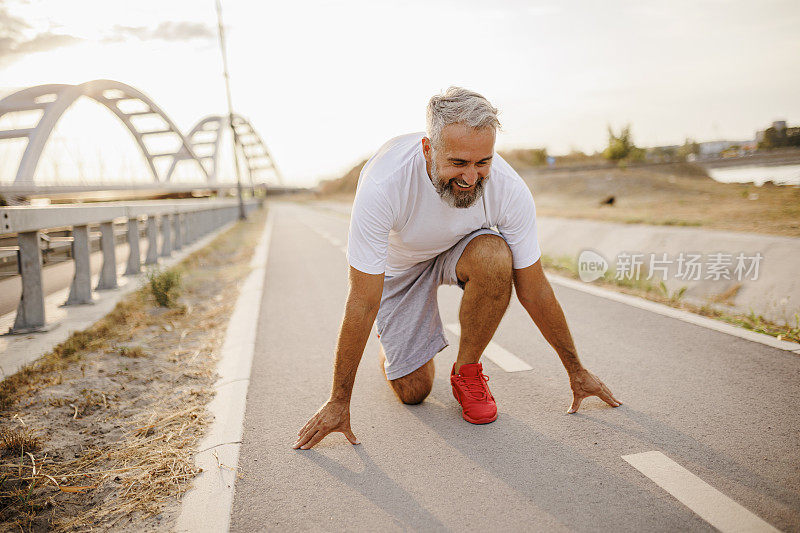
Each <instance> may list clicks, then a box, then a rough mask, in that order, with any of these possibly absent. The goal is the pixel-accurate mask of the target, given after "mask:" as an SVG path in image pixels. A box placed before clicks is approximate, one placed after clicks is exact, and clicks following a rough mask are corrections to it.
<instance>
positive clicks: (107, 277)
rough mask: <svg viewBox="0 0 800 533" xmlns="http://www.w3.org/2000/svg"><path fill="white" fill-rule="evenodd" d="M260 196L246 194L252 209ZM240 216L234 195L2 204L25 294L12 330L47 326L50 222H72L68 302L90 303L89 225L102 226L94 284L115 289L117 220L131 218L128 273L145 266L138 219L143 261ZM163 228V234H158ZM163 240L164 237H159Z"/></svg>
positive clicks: (1, 227)
mask: <svg viewBox="0 0 800 533" xmlns="http://www.w3.org/2000/svg"><path fill="white" fill-rule="evenodd" d="M259 205H261V200H255V199H254V200H248V201H247V202H245V209H246V210H247V212H250V211H252V210H254V209H256V208H257V207H258V206H259ZM238 216H239V204H238V201H237V200H236V199H215V200H180V201H174V200H154V201H140V202H124V203H114V202H110V203H98V204H76V205H58V206H49V207H4V208H0V235H2V234H7V233H16V234H17V243H18V246H19V270H20V274H21V276H22V297H21V298H20V302H19V306H18V307H17V315H16V319H15V320H14V325H13V326H12V328H11V329H10V330H9V333H29V332H33V331H42V330H45V329H47V323H46V320H45V311H44V291H43V285H42V251H41V248H40V246H39V240H40V236H39V232H40V231H42V230H46V229H48V228H56V227H64V226H69V227H72V244H71V245H72V257H73V262H74V263H75V275H74V277H73V279H72V284H71V286H70V290H69V297H68V298H67V301H66V303H65V304H64V305H83V304H90V303H92V301H93V298H92V286H91V277H92V272H91V265H90V263H89V253H90V252H89V225H90V224H99V226H100V249H101V252H102V254H103V264H102V267H101V270H100V277H99V280H98V283H97V285H96V287H95V288H94V290H98V291H99V290H109V289H116V288H117V286H118V284H117V260H116V243H115V242H114V222H115V221H125V222H127V241H128V248H129V253H128V260H127V266H126V270H125V275H135V274H138V273H139V272H141V265H142V261H141V251H140V247H139V245H140V242H139V240H140V236H139V235H140V232H139V224H140V223H142V222H144V223H145V227H146V232H145V233H146V240H147V254H146V257H145V261H144V264H145V265H149V264H156V263H157V262H158V258H159V257H169V256H170V255H172V252H173V251H174V250H179V249H181V248H182V247H183V246H185V245H187V244H190V243H192V242H194V241H196V240H197V239H199V238H200V237H202V236H203V235H206V234H207V233H209V232H211V231H214V230H215V229H217V228H219V227H221V226H223V225H225V224H226V223H228V222H232V221H234V220H236V219H237V217H238ZM159 234H160V236H161V238H160V239H159ZM159 241H160V242H159Z"/></svg>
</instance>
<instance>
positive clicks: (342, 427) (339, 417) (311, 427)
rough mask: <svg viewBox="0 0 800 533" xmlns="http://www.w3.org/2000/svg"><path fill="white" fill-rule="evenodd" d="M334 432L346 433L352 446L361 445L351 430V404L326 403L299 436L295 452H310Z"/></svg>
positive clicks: (295, 444)
mask: <svg viewBox="0 0 800 533" xmlns="http://www.w3.org/2000/svg"><path fill="white" fill-rule="evenodd" d="M333 431H338V432H340V433H344V436H345V437H347V440H349V441H350V443H351V444H361V443H360V442H359V441H358V439H357V438H356V436H355V435H353V431H352V430H351V429H350V402H345V401H333V400H328V401H327V402H325V405H323V406H322V407H320V409H319V411H317V412H316V414H315V415H314V416H312V417H311V419H310V420H309V421H308V422H306V425H305V426H303V429H301V430H300V432H299V433H298V434H297V435H298V439H297V442H295V443H294V446H292V447H293V448H294V449H295V450H296V449H298V448H300V449H301V450H309V449H311V448H313V447H314V446H316V444H317V443H318V442H319V441H321V440H322V439H324V438H325V436H326V435H327V434H328V433H331V432H333Z"/></svg>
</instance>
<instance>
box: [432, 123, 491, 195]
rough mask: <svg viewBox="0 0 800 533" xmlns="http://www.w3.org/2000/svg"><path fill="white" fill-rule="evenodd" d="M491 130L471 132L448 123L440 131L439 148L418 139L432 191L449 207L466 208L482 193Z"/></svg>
mask: <svg viewBox="0 0 800 533" xmlns="http://www.w3.org/2000/svg"><path fill="white" fill-rule="evenodd" d="M494 138H495V130H494V128H491V127H490V128H481V129H475V128H471V127H469V126H466V125H464V124H449V125H447V126H445V127H444V128H443V129H442V143H441V144H442V145H441V146H437V147H434V146H432V145H431V142H430V140H429V139H428V138H427V137H426V138H424V139H423V140H422V152H423V154H424V155H425V161H426V162H427V166H428V172H429V174H430V176H431V181H432V182H433V185H434V187H436V191H437V192H438V193H439V196H441V197H442V199H444V201H445V202H447V203H448V204H449V205H451V206H452V207H460V208H466V207H470V206H471V205H472V204H474V203H475V202H476V201H477V200H478V199H479V198H480V197H481V195H482V194H483V185H484V181H485V180H486V179H488V178H489V170H490V169H491V166H492V154H493V153H494Z"/></svg>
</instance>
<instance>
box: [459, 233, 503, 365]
mask: <svg viewBox="0 0 800 533" xmlns="http://www.w3.org/2000/svg"><path fill="white" fill-rule="evenodd" d="M456 275H457V276H458V279H459V280H461V281H462V282H464V296H463V297H462V298H461V308H460V309H459V313H458V319H459V322H460V323H461V341H460V342H459V345H458V357H457V358H456V366H455V371H456V373H458V371H459V370H460V369H461V365H465V364H471V363H477V362H478V360H479V359H480V357H481V354H482V353H483V350H485V349H486V346H487V345H488V344H489V341H491V340H492V337H493V336H494V332H495V330H497V326H498V325H499V324H500V320H501V319H502V318H503V315H504V314H505V312H506V309H507V308H508V302H509V301H510V299H511V281H512V277H513V275H512V260H511V250H509V248H508V245H507V244H506V241H505V240H503V238H502V237H499V236H497V235H489V234H486V235H478V236H477V237H475V238H474V239H472V240H471V241H470V242H469V244H467V247H466V248H465V249H464V253H462V254H461V258H460V259H459V260H458V263H457V264H456Z"/></svg>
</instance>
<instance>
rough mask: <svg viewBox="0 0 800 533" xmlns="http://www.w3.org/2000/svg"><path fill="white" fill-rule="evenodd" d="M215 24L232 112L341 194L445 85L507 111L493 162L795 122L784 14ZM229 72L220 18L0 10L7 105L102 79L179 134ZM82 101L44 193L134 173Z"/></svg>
mask: <svg viewBox="0 0 800 533" xmlns="http://www.w3.org/2000/svg"><path fill="white" fill-rule="evenodd" d="M223 17H224V24H225V31H226V36H227V41H228V43H227V45H228V56H229V66H230V75H231V87H232V93H233V102H234V107H235V109H236V111H237V112H238V113H240V114H242V115H244V116H246V117H247V118H248V119H249V120H250V121H251V123H252V124H253V125H254V126H255V128H256V129H257V130H258V131H259V133H260V134H261V137H262V138H263V139H264V140H265V142H266V143H267V145H268V146H269V148H270V150H271V152H272V154H273V156H274V158H275V160H276V163H277V165H278V166H279V168H280V169H281V171H282V174H283V175H284V177H285V179H286V181H287V182H288V183H290V184H297V185H309V184H313V183H315V182H316V181H318V180H319V179H322V178H331V177H337V176H339V175H341V174H343V173H344V172H345V171H347V170H348V169H349V168H351V167H352V166H353V165H355V164H356V163H358V162H359V161H361V160H362V159H364V158H366V157H368V156H369V155H371V153H373V152H374V151H375V150H376V149H377V148H378V147H379V146H380V145H381V144H383V143H384V142H385V141H386V140H388V139H390V138H391V137H394V136H396V135H401V134H403V133H408V132H412V131H422V130H423V129H424V128H425V105H426V103H427V101H428V99H429V98H430V96H431V95H433V94H436V93H439V92H441V91H443V90H444V89H446V88H447V87H448V86H450V85H461V86H465V87H468V88H470V89H473V90H475V91H478V92H480V93H482V94H483V95H485V96H486V97H487V98H489V100H490V101H492V103H493V104H494V105H496V106H497V107H499V108H500V111H501V115H500V119H501V122H502V124H503V129H502V131H501V132H500V134H499V136H498V141H497V148H498V149H503V148H517V147H546V148H547V149H548V151H549V152H550V153H553V154H560V153H566V152H569V151H570V150H574V149H577V150H582V151H586V152H593V151H595V150H601V149H602V148H603V147H604V146H605V144H606V141H607V127H608V126H611V127H613V128H620V127H621V126H624V125H626V124H630V125H631V130H632V133H633V138H634V141H635V142H636V144H637V145H639V146H655V145H668V144H680V143H682V142H683V141H684V139H685V138H687V137H690V138H693V139H696V140H699V141H706V140H718V139H736V140H744V139H752V138H753V136H754V134H755V131H756V130H758V129H763V128H764V127H766V126H768V125H769V124H770V123H771V122H772V121H773V120H779V119H783V120H788V121H789V123H790V124H798V123H800V98H798V96H797V95H798V94H800V32H798V31H797V28H800V2H797V1H796V0H790V1H774V0H763V1H758V2H753V1H752V0H749V1H738V0H733V1H684V0H676V1H671V2H664V1H661V2H647V1H642V0H638V1H617V0H608V1H605V2H597V1H591V2H589V1H581V0H572V1H569V2H564V1H563V0H561V1H543V2H534V1H523V0H498V1H495V2H486V1H477V0H406V1H399V0H398V1H393V0H392V1H375V0H372V1H367V0H348V1H333V0H309V1H306V2H245V1H242V0H237V1H231V0H223ZM221 71H222V63H221V57H220V52H219V48H218V42H217V28H216V11H215V7H214V0H202V1H201V0H191V1H189V0H170V1H167V2H165V1H163V0H160V1H154V0H138V1H137V2H126V3H122V2H108V1H107V0H105V1H100V0H70V1H69V2H64V1H63V0H61V1H59V0H0V95H6V94H9V93H11V92H13V91H14V90H17V89H20V88H24V87H28V86H32V85H38V84H44V83H70V84H78V83H82V82H85V81H89V80H92V79H100V78H104V79H112V80H117V81H121V82H124V83H126V84H128V85H131V86H133V87H135V88H137V89H139V90H141V91H142V92H144V93H146V94H147V95H149V96H150V97H151V98H152V99H153V100H154V101H155V102H156V103H157V104H158V105H159V106H160V107H161V108H162V109H163V110H165V112H166V113H167V114H168V115H169V116H170V118H171V119H172V120H173V121H174V122H175V123H176V124H177V125H178V126H179V127H180V128H181V130H182V131H184V132H187V131H188V130H189V129H190V128H191V127H192V125H193V124H194V123H195V122H196V121H197V120H199V119H200V118H202V117H204V116H206V115H210V114H220V113H225V112H226V105H227V104H226V100H225V88H224V82H223V79H222V76H221ZM84 100H86V99H82V100H79V101H78V102H77V103H76V104H75V105H74V108H73V109H70V110H69V111H67V113H65V115H64V118H63V119H62V120H61V121H60V122H59V125H58V126H57V128H56V131H55V132H54V134H53V140H52V141H51V143H50V144H52V147H51V146H50V145H48V148H47V149H46V150H45V156H44V157H43V161H42V164H41V165H40V169H39V171H40V172H41V176H42V177H41V178H40V177H39V175H38V174H37V180H39V179H41V180H46V179H54V178H53V176H57V175H59V173H62V174H70V173H72V174H74V173H76V172H79V173H81V175H83V176H84V179H91V177H92V176H97V175H99V174H103V175H114V176H126V175H127V176H138V175H139V174H142V173H146V172H147V169H146V167H145V166H144V163H143V161H142V158H141V156H139V155H138V154H137V152H136V149H135V145H134V143H133V140H132V139H131V137H130V135H129V134H128V133H127V130H125V129H124V128H123V127H122V126H121V125H120V124H119V123H118V122H116V118H115V117H113V115H111V113H108V112H107V111H106V110H105V109H101V108H99V106H98V105H96V104H93V103H92V102H91V101H84ZM2 125H3V124H2V119H0V126H2ZM4 142H5V141H0V158H2V160H3V164H0V181H4V182H5V181H8V180H9V179H13V173H14V172H15V167H14V166H13V164H12V163H9V161H10V160H11V159H13V158H11V157H10V154H11V152H10V151H8V150H10V149H6V151H5V152H3V147H2V144H3V143H4ZM9 176H11V177H9ZM48 176H49V178H48ZM131 179H132V178H131Z"/></svg>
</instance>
